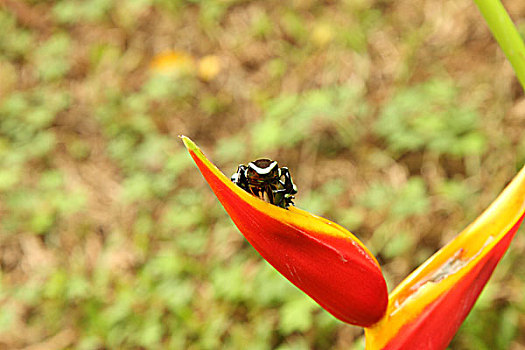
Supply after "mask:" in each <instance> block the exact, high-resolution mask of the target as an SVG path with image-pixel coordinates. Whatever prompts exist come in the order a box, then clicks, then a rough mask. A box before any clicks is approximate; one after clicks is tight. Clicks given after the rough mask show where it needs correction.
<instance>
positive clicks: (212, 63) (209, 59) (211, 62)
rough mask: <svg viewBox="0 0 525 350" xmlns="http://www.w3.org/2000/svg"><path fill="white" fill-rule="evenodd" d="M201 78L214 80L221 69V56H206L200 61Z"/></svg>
mask: <svg viewBox="0 0 525 350" xmlns="http://www.w3.org/2000/svg"><path fill="white" fill-rule="evenodd" d="M198 69H199V78H201V79H202V80H204V81H211V80H213V79H214V78H215V77H216V76H217V75H218V74H219V73H220V71H221V60H220V58H219V56H216V55H208V56H204V57H203V58H201V59H200V61H199V68H198Z"/></svg>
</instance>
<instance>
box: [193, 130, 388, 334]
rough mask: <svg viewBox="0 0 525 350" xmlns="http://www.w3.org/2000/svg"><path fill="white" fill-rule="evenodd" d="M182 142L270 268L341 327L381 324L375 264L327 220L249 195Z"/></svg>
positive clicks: (383, 296)
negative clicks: (323, 310) (346, 324)
mask: <svg viewBox="0 0 525 350" xmlns="http://www.w3.org/2000/svg"><path fill="white" fill-rule="evenodd" d="M183 140H184V143H185V145H186V147H187V148H188V150H189V152H190V154H191V156H192V158H193V159H194V161H195V163H196V164H197V166H198V167H199V170H200V171H201V173H202V175H203V176H204V178H205V179H206V181H207V182H208V184H209V185H210V187H211V188H212V190H213V192H215V195H216V196H217V198H218V199H219V201H220V202H221V203H222V205H223V206H224V208H225V209H226V211H227V212H228V214H229V215H230V217H231V218H232V220H233V222H234V223H235V225H236V226H237V227H238V228H239V230H240V231H241V232H242V234H243V235H244V236H245V237H246V239H247V240H248V241H249V242H250V243H251V245H252V246H253V247H254V248H255V249H256V250H257V251H258V252H259V253H260V254H261V255H262V256H263V257H264V258H265V259H266V260H267V261H268V262H269V263H270V264H271V265H272V266H273V267H275V268H276V269H277V270H278V271H279V272H280V273H281V274H282V275H283V276H285V277H286V278H287V279H288V280H290V282H292V283H293V284H294V285H296V286H297V287H298V288H300V289H301V290H302V291H303V292H305V293H306V294H308V295H309V296H310V297H312V298H313V299H314V300H315V301H317V302H318V303H319V305H321V306H322V307H323V308H325V309H326V310H327V311H329V312H330V313H331V314H332V315H334V316H335V317H337V318H338V319H340V320H342V321H344V322H347V323H351V324H355V325H360V326H370V325H372V324H374V323H375V322H377V321H378V320H380V319H381V317H382V316H383V314H384V312H385V310H386V307H387V300H388V299H387V298H388V297H387V288H386V283H385V280H384V278H383V275H382V273H381V269H380V267H379V265H378V263H377V261H376V260H375V258H374V257H373V256H372V254H371V253H370V252H369V251H368V249H366V247H365V246H364V245H363V244H362V243H361V242H359V240H358V239H357V238H356V237H355V236H353V235H352V234H351V233H350V232H348V231H347V230H345V229H344V228H342V227H341V226H339V225H337V224H335V223H333V222H331V221H329V220H326V219H323V218H321V217H318V216H315V215H312V214H310V213H307V212H305V211H302V210H300V209H297V208H295V207H290V208H289V209H288V210H286V209H282V208H279V207H277V206H274V205H271V204H268V203H266V202H263V201H262V200H260V199H258V198H256V197H254V196H252V195H250V194H248V193H247V192H245V191H243V190H242V189H240V188H239V187H237V186H236V185H234V184H233V183H232V182H231V181H230V180H229V179H228V178H226V177H225V176H224V175H223V174H222V173H221V172H220V171H219V170H218V169H217V168H216V167H215V166H214V165H213V164H212V163H211V162H209V160H208V159H207V158H206V157H205V156H204V155H203V154H202V152H201V151H200V150H199V149H198V147H197V146H196V145H195V144H194V143H193V142H191V140H189V139H188V138H185V137H183Z"/></svg>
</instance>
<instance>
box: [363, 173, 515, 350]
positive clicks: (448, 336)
mask: <svg viewBox="0 0 525 350" xmlns="http://www.w3.org/2000/svg"><path fill="white" fill-rule="evenodd" d="M524 213H525V167H524V168H523V169H522V170H521V171H520V172H519V173H518V175H516V177H515V178H514V179H513V180H512V182H511V183H510V184H509V185H508V186H507V187H506V188H505V190H504V191H503V192H502V193H501V194H500V196H499V197H498V198H497V199H496V200H495V201H494V202H493V203H492V204H491V205H490V206H489V208H488V209H487V210H485V212H484V213H483V214H482V215H481V216H480V217H479V218H478V219H476V220H475V221H474V222H473V223H472V224H471V225H469V226H468V227H467V228H466V229H465V230H464V231H463V232H461V233H460V234H459V235H458V236H457V237H456V238H455V239H454V240H452V241H451V242H450V243H449V244H447V245H446V246H445V247H443V248H442V249H441V250H440V251H438V252H437V253H436V254H434V255H433V256H432V257H431V258H430V259H428V260H427V261H426V262H425V263H424V264H423V265H421V266H420V267H419V268H418V269H416V270H415V271H414V272H412V273H411V274H410V275H409V276H408V277H407V278H406V279H405V280H404V281H403V282H402V283H401V284H400V285H399V286H398V287H397V288H396V289H395V290H394V291H392V293H391V294H390V296H389V304H388V309H387V312H386V314H385V316H384V317H383V319H382V320H381V321H380V322H378V323H377V324H375V325H374V326H372V327H370V328H368V329H366V330H365V334H366V348H367V350H380V349H381V350H387V349H388V350H396V349H403V350H415V349H418V350H442V349H446V348H447V345H448V344H449V343H450V341H451V340H452V338H453V336H454V334H455V333H456V331H457V330H458V328H459V326H460V325H461V323H462V322H463V320H464V319H465V317H466V316H467V315H468V313H469V312H470V310H471V308H472V306H473V305H474V303H475V301H476V299H477V298H478V296H479V294H480V293H481V291H482V289H483V287H484V286H485V284H486V283H487V281H488V279H489V277H490V276H491V274H492V272H493V271H494V268H495V267H496V265H497V263H498V262H499V261H500V259H501V257H502V256H503V254H504V253H505V251H506V250H507V248H508V246H509V244H510V242H511V240H512V238H513V237H514V235H515V233H516V231H517V230H518V228H519V226H520V224H521V222H522V221H523V218H524Z"/></svg>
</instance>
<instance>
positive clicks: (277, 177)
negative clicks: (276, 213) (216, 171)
mask: <svg viewBox="0 0 525 350" xmlns="http://www.w3.org/2000/svg"><path fill="white" fill-rule="evenodd" d="M231 180H232V181H233V182H234V183H235V184H236V185H237V186H239V187H240V188H242V189H243V190H245V191H246V192H248V193H251V194H253V195H254V196H256V197H259V198H260V199H262V200H264V201H265V202H268V203H271V204H274V205H277V206H279V207H281V208H285V209H286V208H287V207H289V206H290V205H293V204H294V203H293V201H292V200H293V199H294V196H293V195H294V194H296V193H297V186H295V184H294V183H293V181H292V176H291V175H290V172H289V171H288V168H287V167H282V168H279V165H278V164H277V162H276V161H274V160H271V159H257V160H255V161H253V162H250V163H248V165H247V166H246V165H244V164H241V165H239V167H238V168H237V172H236V173H234V174H233V175H232V177H231Z"/></svg>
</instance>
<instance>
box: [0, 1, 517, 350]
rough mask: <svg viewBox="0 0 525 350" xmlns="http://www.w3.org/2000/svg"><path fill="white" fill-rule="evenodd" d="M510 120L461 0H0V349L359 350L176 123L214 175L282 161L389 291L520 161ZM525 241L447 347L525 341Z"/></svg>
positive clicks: (308, 205) (480, 27)
mask: <svg viewBox="0 0 525 350" xmlns="http://www.w3.org/2000/svg"><path fill="white" fill-rule="evenodd" d="M505 5H506V6H507V8H508V10H509V12H510V14H511V16H512V17H513V18H514V20H515V21H516V22H517V25H518V27H519V29H520V30H521V33H525V2H523V1H506V2H505ZM524 133H525V98H524V95H523V90H522V89H521V88H520V86H519V85H518V83H517V80H516V79H515V78H514V74H513V72H512V69H511V67H510V65H509V64H508V63H507V62H506V60H505V58H504V56H503V54H502V53H501V51H500V50H499V48H498V47H497V44H496V43H495V41H494V40H493V39H492V37H491V36H490V33H489V32H488V29H487V27H486V25H485V23H484V21H483V19H482V17H481V16H480V14H479V13H478V11H477V9H476V8H475V6H474V4H473V2H472V1H471V0H424V1H412V0H399V1H387V0H325V1H314V0H292V1H290V2H283V1H276V0H266V1H246V0H222V1H213V0H187V1H185V0H173V1H170V0H56V1H44V0H42V1H39V0H27V1H19V0H0V218H1V220H0V266H1V274H0V349H27V350H29V349H31V350H36V349H39V350H43V349H85V350H88V349H245V348H249V349H280V350H285V349H328V348H331V349H362V348H363V341H362V330H361V329H360V328H358V327H352V326H348V325H345V324H342V323H340V322H339V321H337V320H335V319H334V318H333V317H331V316H330V315H329V314H327V313H326V312H325V311H323V310H322V309H320V308H319V307H318V306H316V304H314V303H313V302H312V301H310V300H309V298H308V297H306V296H305V295H303V294H302V293H301V292H299V291H298V290H297V289H296V288H295V287H293V286H292V285H290V284H289V283H288V282H287V281H286V280H284V278H282V277H281V276H280V275H278V274H277V273H276V272H275V271H274V270H273V269H272V268H271V267H270V266H269V265H268V264H266V263H265V262H264V261H263V260H262V259H261V258H260V257H259V256H258V254H257V253H256V252H255V251H254V250H253V249H252V248H251V247H250V246H249V245H248V244H247V243H246V242H245V240H244V239H243V238H242V236H241V235H240V233H239V232H238V231H237V230H236V229H235V227H234V225H233V224H232V223H231V221H230V220H229V218H228V217H227V215H226V214H225V212H224V210H223V209H222V207H221V206H220V204H219V202H218V201H217V200H216V199H215V197H214V196H213V194H212V192H211V191H210V190H209V189H208V187H207V185H206V184H205V182H204V181H203V179H202V177H201V175H200V174H199V173H198V171H197V170H196V169H195V167H194V166H193V165H192V162H191V160H190V157H189V156H188V154H187V152H186V150H185V149H184V147H183V146H182V143H181V142H180V140H179V139H178V138H177V135H179V134H185V135H187V136H189V137H191V138H192V139H193V140H194V141H196V142H197V143H198V144H199V145H200V146H201V147H202V148H203V150H204V151H205V152H206V153H207V155H208V156H210V158H211V159H212V160H213V161H215V162H216V164H218V165H219V166H220V167H221V169H222V170H223V171H224V172H225V173H226V174H227V175H230V174H231V173H233V172H234V171H235V170H236V167H237V165H238V164H239V163H246V162H248V161H251V160H253V159H256V158H258V157H262V156H265V157H270V158H273V159H276V160H278V161H279V162H280V164H281V165H286V166H288V167H289V168H290V169H291V172H292V175H293V177H294V180H295V182H296V183H297V185H298V187H299V194H298V196H297V200H296V204H297V206H299V207H301V208H304V209H307V210H310V211H312V212H314V213H316V214H319V215H322V216H325V217H327V218H330V219H332V220H334V221H336V222H338V223H341V224H342V225H344V226H346V227H347V228H348V229H350V230H351V231H352V232H354V233H355V234H356V235H358V237H360V238H361V239H362V240H363V241H364V242H365V243H366V245H367V246H368V247H369V248H370V249H371V250H372V252H373V253H374V254H375V255H376V256H377V257H378V259H379V260H380V262H381V264H382V266H383V270H384V273H385V275H386V277H387V281H388V285H389V288H390V289H392V288H393V287H395V285H397V283H399V282H400V281H401V280H402V279H403V278H404V277H405V276H406V275H407V274H408V273H409V272H410V271H411V270H413V269H414V268H415V267H417V266H418V265H419V264H420V263H421V262H423V261H424V260H425V259H427V258H428V257H429V256H430V255H431V254H432V253H433V252H434V251H436V250H437V249H438V248H439V247H441V246H442V245H443V244H444V243H446V242H447V241H448V240H450V239H451V238H452V237H453V236H454V235H455V234H456V233H457V232H459V231H460V230H461V229H462V228H464V227H465V226H466V225H467V224H468V223H469V222H470V221H471V220H473V219H474V218H475V217H476V216H477V215H478V214H479V213H480V212H481V211H482V210H483V209H484V208H485V207H486V206H487V205H488V204H489V203H490V202H491V201H492V200H493V199H494V198H495V196H496V195H497V194H498V193H499V191H500V190H501V189H502V188H503V187H504V185H505V184H506V183H507V182H508V181H509V180H510V179H511V177H512V176H513V175H514V174H515V172H516V171H517V169H519V168H520V167H521V166H522V165H523V164H524V162H525V137H524ZM523 233H524V230H523V228H522V229H521V231H520V233H518V235H517V236H516V238H515V239H514V242H513V244H512V245H511V248H510V251H509V252H508V254H507V255H506V256H505V258H504V260H503V261H502V263H501V264H500V266H499V267H498V268H497V269H496V272H495V275H494V276H493V278H492V279H491V281H490V283H489V284H488V286H487V288H486V290H485V291H484V292H483V294H482V297H481V299H480V300H479V301H478V303H477V304H476V306H475V308H474V310H473V311H472V313H471V314H470V316H469V318H468V319H467V321H466V322H465V324H464V325H463V326H462V328H461V329H460V331H459V333H458V334H457V336H456V337H455V339H454V340H453V342H452V344H451V346H450V348H451V349H476V350H483V349H501V350H503V349H525V255H524V254H523V252H524V250H525V237H524V234H523Z"/></svg>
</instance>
